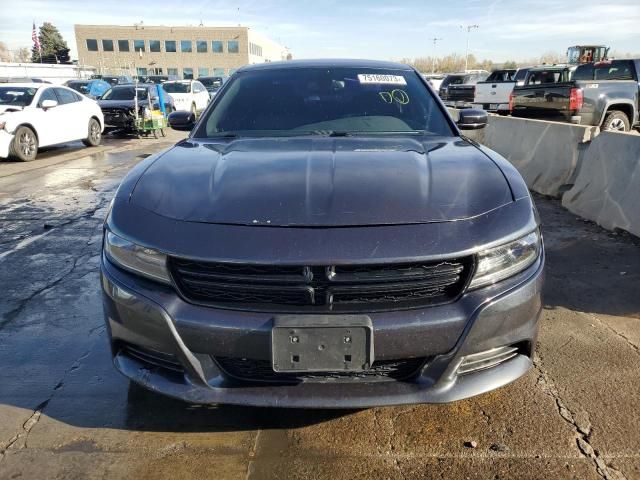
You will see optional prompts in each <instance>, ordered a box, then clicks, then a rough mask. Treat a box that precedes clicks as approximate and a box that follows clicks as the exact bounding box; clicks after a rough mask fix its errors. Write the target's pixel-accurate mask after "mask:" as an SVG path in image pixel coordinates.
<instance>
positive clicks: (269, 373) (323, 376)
mask: <svg viewBox="0 0 640 480" xmlns="http://www.w3.org/2000/svg"><path fill="white" fill-rule="evenodd" d="M214 360H215V361H216V363H217V364H218V365H219V366H220V367H221V368H222V370H224V371H225V372H226V373H227V375H229V376H231V377H234V378H237V379H240V380H247V381H254V382H255V381H259V382H282V383H298V382H303V381H332V380H336V381H340V380H342V381H358V380H365V381H385V380H406V379H408V378H410V377H412V376H415V375H416V374H417V373H418V372H419V370H420V369H421V368H422V367H423V365H424V364H425V362H426V361H427V359H426V358H424V357H421V358H409V359H403V360H379V361H375V362H373V365H372V366H371V367H370V368H369V369H368V370H363V371H361V372H342V371H337V372H309V373H278V372H274V371H273V368H271V362H270V361H268V360H252V359H248V358H232V357H214Z"/></svg>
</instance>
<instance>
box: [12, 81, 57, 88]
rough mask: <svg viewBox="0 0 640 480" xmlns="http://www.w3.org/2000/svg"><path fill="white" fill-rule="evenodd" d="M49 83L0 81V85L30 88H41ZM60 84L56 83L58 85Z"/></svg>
mask: <svg viewBox="0 0 640 480" xmlns="http://www.w3.org/2000/svg"><path fill="white" fill-rule="evenodd" d="M47 85H49V84H47V83H39V82H38V83H36V82H11V83H0V87H31V88H42V87H45V86H47ZM59 86H60V85H56V87H59Z"/></svg>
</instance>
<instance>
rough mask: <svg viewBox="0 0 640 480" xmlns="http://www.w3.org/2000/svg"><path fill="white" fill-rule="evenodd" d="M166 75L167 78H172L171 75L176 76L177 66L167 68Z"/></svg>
mask: <svg viewBox="0 0 640 480" xmlns="http://www.w3.org/2000/svg"><path fill="white" fill-rule="evenodd" d="M167 75H168V76H169V80H172V79H173V78H172V77H175V78H178V69H177V68H167Z"/></svg>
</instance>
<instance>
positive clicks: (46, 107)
mask: <svg viewBox="0 0 640 480" xmlns="http://www.w3.org/2000/svg"><path fill="white" fill-rule="evenodd" d="M40 106H41V107H42V109H43V110H49V109H50V108H54V107H57V106H58V102H56V101H55V100H43V101H42V103H41V104H40Z"/></svg>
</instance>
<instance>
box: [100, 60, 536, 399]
mask: <svg viewBox="0 0 640 480" xmlns="http://www.w3.org/2000/svg"><path fill="white" fill-rule="evenodd" d="M486 121H487V117H486V114H485V113H484V112H482V111H474V110H466V111H463V112H462V114H461V118H460V120H459V121H458V124H457V125H456V124H455V123H454V122H453V121H452V120H451V118H450V116H449V115H448V113H447V111H446V109H445V108H444V106H443V104H442V102H441V101H440V100H439V99H438V98H437V96H436V95H435V94H434V92H433V90H432V89H431V88H430V87H429V86H428V85H427V84H426V83H425V81H424V79H423V78H422V77H421V76H420V74H419V73H418V72H417V71H415V70H414V69H412V68H410V67H407V66H404V65H399V64H395V63H387V62H369V61H347V60H338V61H292V62H283V63H268V64H262V65H254V66H249V67H244V68H242V69H240V70H239V71H238V72H237V73H236V74H234V76H233V77H232V78H231V79H230V80H229V81H228V82H227V83H225V84H224V86H223V87H222V88H221V89H220V92H219V93H218V95H216V97H215V100H214V101H213V102H212V103H211V104H210V105H209V107H208V108H207V110H206V111H205V112H204V114H203V115H202V117H201V118H200V120H199V121H198V122H197V124H195V125H194V124H193V118H192V116H191V115H189V113H188V112H176V113H174V114H172V116H171V119H170V122H171V124H172V125H173V126H174V128H177V129H188V130H190V131H191V133H190V135H189V137H188V139H186V140H184V141H182V142H180V143H178V144H177V145H175V146H173V147H172V148H170V149H168V150H166V151H164V152H162V153H160V154H157V155H155V156H152V157H149V158H147V159H145V160H144V161H143V162H141V163H139V164H138V165H137V166H136V167H135V168H134V169H133V170H132V171H131V172H130V173H129V175H128V176H127V177H126V178H125V179H124V181H123V182H122V184H121V185H120V188H119V189H118V192H117V194H116V196H115V199H114V201H113V204H112V208H111V209H110V212H109V214H108V217H107V219H106V222H105V235H104V249H103V256H102V287H103V291H104V311H105V319H106V322H107V326H108V331H109V338H110V341H111V347H112V352H113V359H114V363H115V366H116V368H117V369H118V370H119V371H120V372H122V373H123V374H124V375H126V376H127V377H129V378H130V379H131V380H132V381H134V382H136V383H138V384H140V385H142V386H144V387H147V388H149V389H151V390H153V391H155V392H159V393H163V394H166V395H169V396H172V397H176V398H180V399H183V400H186V401H189V402H197V403H231V404H244V405H257V406H273V407H323V408H343V407H350V408H351V407H369V406H375V405H391V404H406V403H421V402H449V401H453V400H457V399H461V398H465V397H469V396H472V395H477V394H480V393H483V392H486V391H489V390H492V389H494V388H497V387H500V386H502V385H505V384H507V383H509V382H511V381H513V380H515V379H517V378H518V377H520V376H521V375H523V374H524V373H525V372H527V370H528V369H529V368H531V366H532V357H533V352H534V348H535V342H536V336H537V332H538V316H539V313H540V308H541V301H540V291H541V282H542V270H543V264H544V252H543V246H542V238H541V235H540V229H539V219H538V215H537V213H536V209H535V207H534V204H533V201H532V199H531V197H530V196H529V192H528V190H527V187H526V185H525V183H524V181H523V180H522V178H521V177H520V175H519V174H518V173H517V171H516V170H515V169H514V168H513V167H512V166H511V165H510V164H509V163H508V162H507V161H506V160H504V159H503V158H502V157H500V156H499V155H498V154H496V153H495V152H493V151H491V150H489V149H487V148H484V147H482V146H479V145H477V144H475V143H473V142H472V141H470V140H468V139H466V138H465V137H463V136H461V134H460V130H461V129H474V128H482V127H483V126H484V125H485V124H486Z"/></svg>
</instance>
